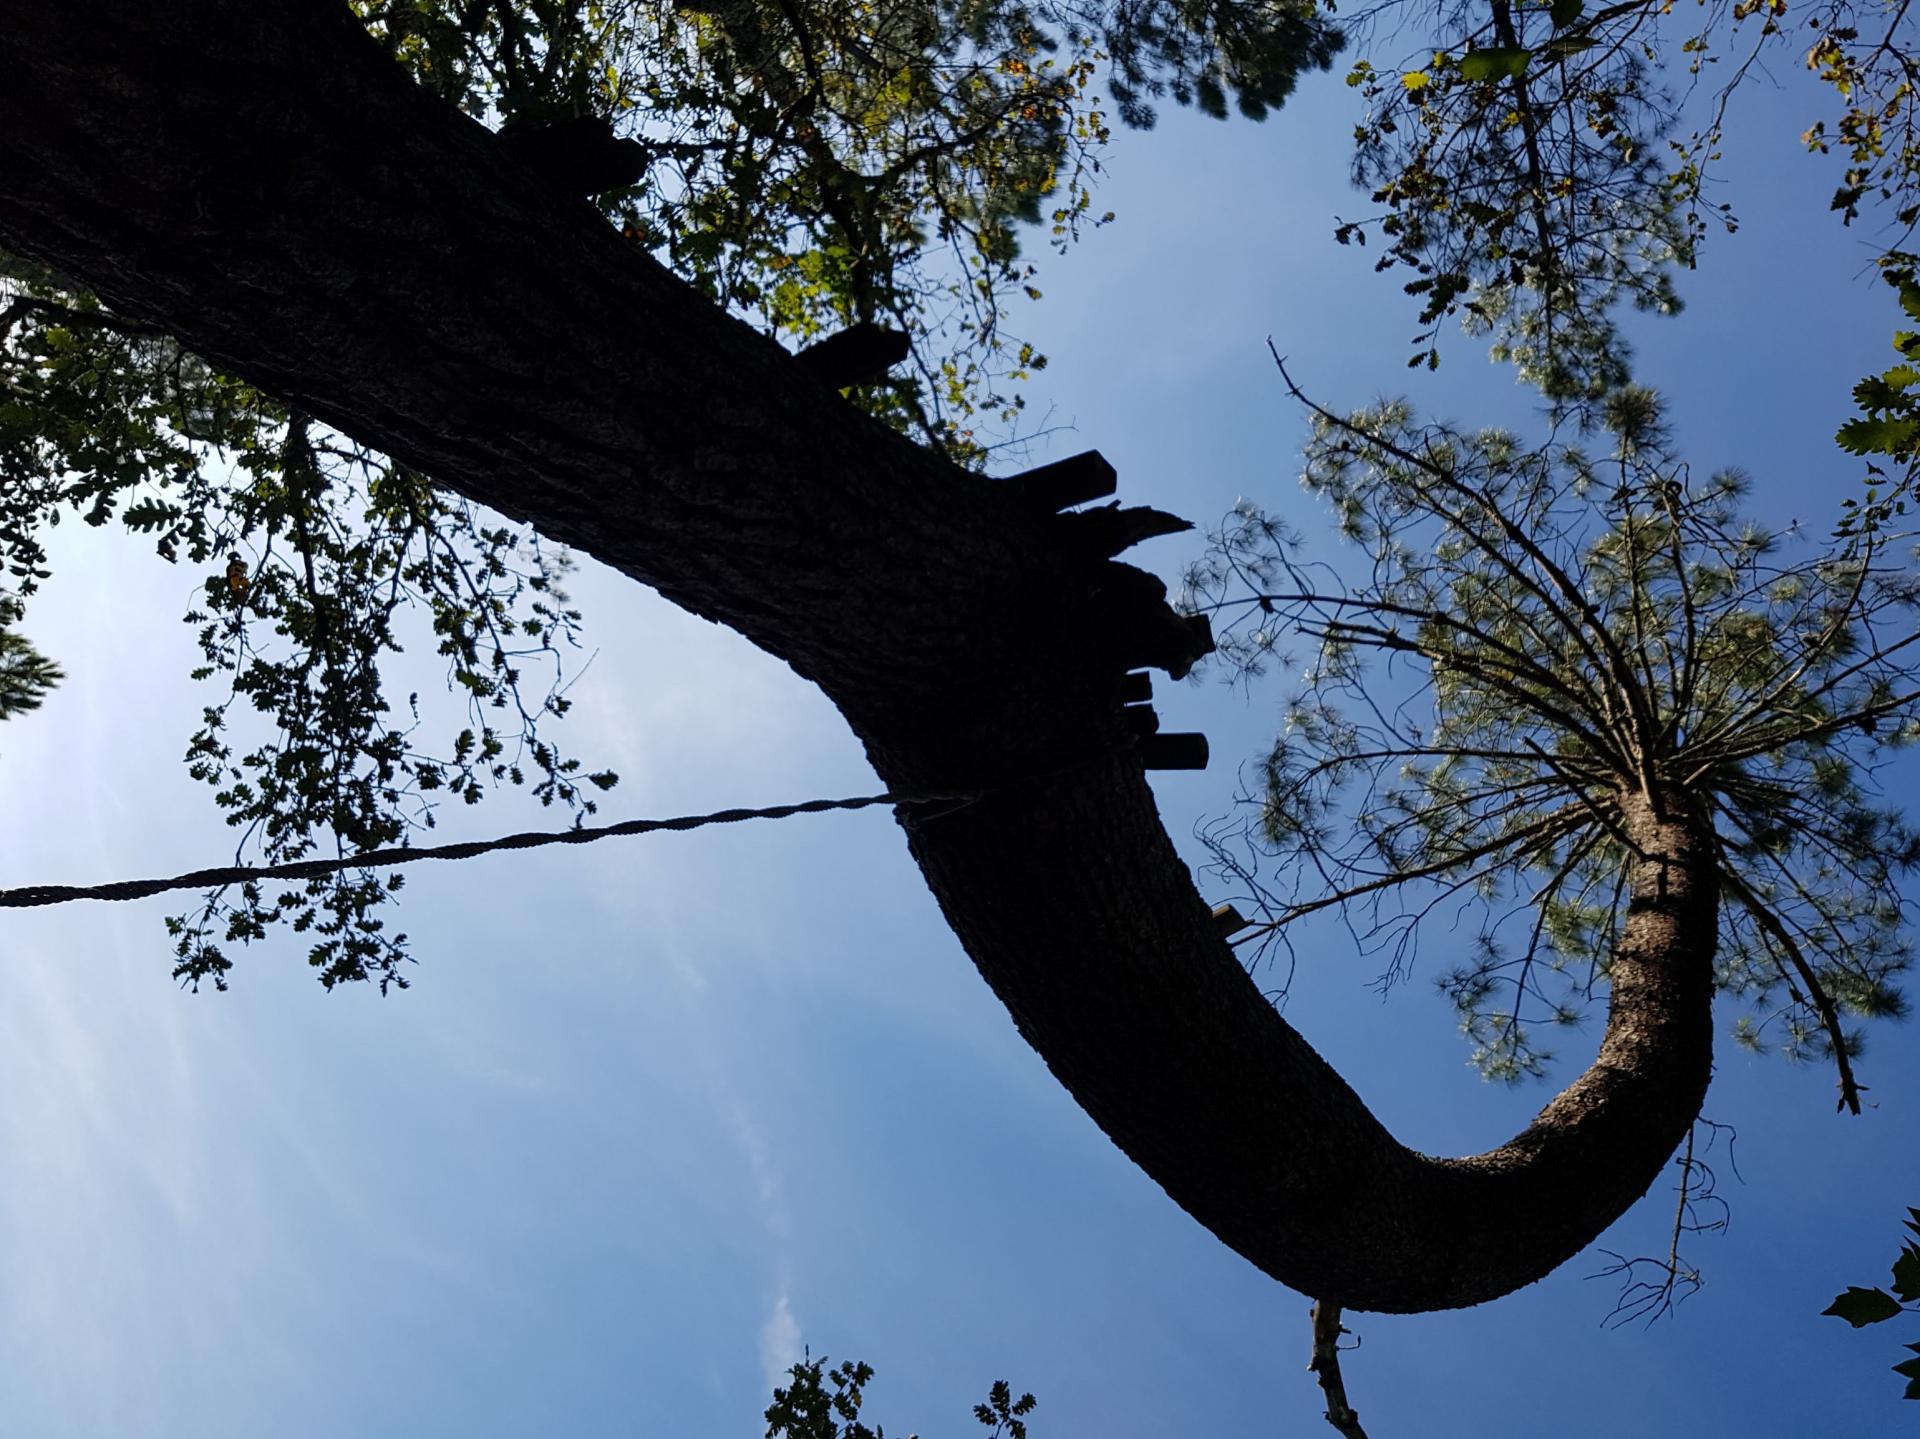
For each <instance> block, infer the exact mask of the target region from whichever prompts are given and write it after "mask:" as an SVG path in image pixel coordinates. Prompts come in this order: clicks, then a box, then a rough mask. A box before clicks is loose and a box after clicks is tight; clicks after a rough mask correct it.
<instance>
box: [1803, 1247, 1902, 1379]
mask: <svg viewBox="0 0 1920 1439" xmlns="http://www.w3.org/2000/svg"><path fill="white" fill-rule="evenodd" d="M1906 1227H1907V1230H1908V1232H1909V1233H1911V1234H1912V1235H1913V1236H1914V1238H1913V1239H1909V1240H1906V1241H1905V1242H1904V1243H1902V1244H1901V1246H1900V1255H1899V1257H1898V1258H1897V1259H1895V1260H1894V1261H1893V1278H1892V1281H1891V1282H1892V1285H1893V1293H1892V1294H1889V1293H1887V1291H1886V1290H1884V1289H1863V1288H1861V1287H1860V1286H1859V1285H1857V1284H1849V1285H1848V1286H1847V1288H1846V1291H1845V1292H1844V1293H1842V1294H1839V1295H1836V1296H1835V1298H1834V1301H1833V1303H1831V1304H1829V1305H1828V1306H1827V1307H1826V1308H1825V1309H1822V1310H1821V1311H1820V1312H1821V1313H1822V1314H1831V1315H1833V1316H1834V1317H1835V1318H1837V1319H1844V1320H1846V1321H1847V1323H1849V1324H1851V1325H1852V1326H1853V1327H1854V1328H1855V1329H1864V1328H1865V1327H1866V1326H1867V1325H1869V1324H1884V1323H1885V1322H1886V1321H1887V1320H1889V1319H1892V1318H1895V1317H1897V1316H1898V1315H1901V1314H1913V1313H1920V1242H1916V1241H1920V1209H1909V1210H1908V1211H1907V1219H1906ZM1896 1296H1897V1297H1896ZM1906 1347H1907V1349H1908V1351H1909V1352H1910V1353H1912V1354H1913V1355H1914V1356H1915V1357H1914V1358H1911V1359H1905V1360H1902V1361H1901V1362H1900V1363H1898V1364H1896V1365H1894V1366H1893V1372H1894V1373H1895V1374H1898V1375H1899V1376H1900V1377H1901V1378H1902V1379H1904V1380H1906V1381H1907V1389H1906V1393H1905V1394H1904V1395H1903V1396H1902V1397H1903V1398H1907V1399H1920V1344H1909V1345H1907V1346H1906Z"/></svg>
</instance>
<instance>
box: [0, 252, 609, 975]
mask: <svg viewBox="0 0 1920 1439" xmlns="http://www.w3.org/2000/svg"><path fill="white" fill-rule="evenodd" d="M0 397H3V398H0V455H3V456H4V462H5V465H6V473H7V475H8V481H9V482H8V484H7V486H6V488H5V491H4V494H5V496H6V499H5V505H4V508H0V563H4V564H5V566H6V569H7V573H8V575H9V576H10V577H11V579H12V582H13V585H14V590H15V593H14V594H13V595H12V596H4V597H0V604H4V606H5V618H6V622H7V623H8V624H10V623H11V622H12V620H13V619H15V618H17V616H18V613H19V600H20V598H21V597H24V596H27V595H31V594H32V593H33V591H34V590H35V589H36V588H37V587H38V585H39V582H40V581H41V580H42V579H43V578H45V576H46V570H45V560H46V552H45V546H44V536H45V531H46V529H47V527H50V526H55V525H58V524H59V523H61V521H62V518H63V516H72V515H77V516H78V517H79V518H81V519H82V520H84V521H85V522H86V523H87V524H89V525H92V526H96V527H102V526H107V525H109V524H116V523H117V524H118V525H120V526H122V527H124V528H125V529H126V530H127V531H128V532H130V533H131V534H134V535H138V536H141V537H143V538H144V539H145V540H146V541H147V542H148V543H150V544H151V545H152V547H153V549H154V552H155V553H156V555H157V556H158V557H159V558H160V559H162V560H164V561H166V562H167V563H170V564H177V565H185V566H187V567H188V568H190V569H194V570H198V571H199V572H200V574H201V576H202V578H201V580H200V583H199V585H198V591H199V594H198V597H197V599H196V601H195V603H194V606H193V608H192V609H191V610H189V612H188V613H187V616H186V618H187V621H188V622H189V623H190V624H191V625H192V626H193V627H194V630H195V633H196V636H197V640H198V645H199V648H200V651H201V657H202V662H201V664H200V666H199V667H198V668H197V669H196V670H195V671H194V677H195V678H196V679H198V680H201V681H203V682H207V683H212V684H216V685H220V686H223V687H224V694H222V695H221V696H220V697H219V698H218V699H216V700H215V701H214V702H212V703H210V704H208V705H207V706H206V707H205V708H204V709H203V712H202V720H201V724H200V726H199V728H198V729H197V731H196V732H195V733H194V735H193V736H192V738H191V740H190V742H189V744H188V749H187V761H188V767H189V772H190V773H191V774H192V775H193V777H194V778H196V779H199V780H201V781H203V782H205V783H206V784H207V785H209V786H210V787H211V788H212V789H213V791H214V799H215V802H216V804H217V805H218V806H219V807H220V808H222V809H223V810H225V811H226V816H227V821H228V823H229V824H230V825H232V826H234V827H235V828H236V829H237V830H238V831H239V840H238V845H237V854H236V859H239V858H240V857H241V856H242V855H244V854H245V853H246V852H248V851H252V852H256V853H258V854H259V855H260V856H261V857H263V858H264V859H265V860H266V861H267V862H269V863H274V862H280V861H285V860H295V859H301V858H306V857H309V856H311V855H314V854H316V853H321V852H326V853H330V854H332V855H337V856H350V855H353V854H356V853H360V852H363V851H366V850H369V849H376V848H379V847H381V846H383V845H387V844H392V843H395V842H398V841H400V840H402V839H404V838H405V837H406V836H407V835H409V834H410V833H412V832H414V831H415V830H416V829H419V828H431V827H432V826H433V825H434V823H435V813H434V812H435V808H436V806H437V805H438V804H439V803H440V802H442V801H443V800H444V799H446V798H450V797H451V798H458V799H459V800H460V801H461V802H463V803H465V804H472V803H474V802H476V801H477V800H479V799H480V797H481V796H482V794H483V793H484V792H485V791H486V790H487V789H489V788H492V787H494V786H498V785H520V784H527V785H529V786H530V787H531V789H532V791H533V793H534V794H535V796H536V797H537V798H539V799H540V801H541V802H542V803H543V804H553V803H558V804H561V805H563V806H564V807H566V808H567V809H569V810H570V811H572V812H573V813H574V814H575V816H576V820H578V818H579V817H583V816H584V815H586V814H590V813H592V812H593V809H594V805H593V801H592V799H591V798H590V797H589V795H590V793H591V792H592V791H594V790H596V789H604V788H606V787H607V786H609V785H611V784H613V783H614V782H615V777H614V776H613V775H612V774H610V773H605V772H602V773H596V774H592V775H588V774H586V773H584V772H583V770H582V766H581V764H580V762H579V761H578V760H576V759H573V758H570V757H568V756H566V755H565V754H564V753H563V752H562V751H560V750H559V749H558V748H557V747H556V746H554V745H553V744H552V742H551V741H550V740H549V739H547V738H546V737H545V736H544V735H543V733H542V732H541V724H542V722H543V721H544V720H547V719H549V718H555V717H558V716H559V715H561V714H563V713H564V712H565V710H566V707H567V701H566V698H565V695H564V693H563V677H562V672H561V670H560V668H559V660H560V657H561V652H562V650H563V648H567V647H571V646H572V645H573V644H574V643H575V633H576V630H577V626H578V622H579V615H578V613H577V612H576V611H574V610H573V609H571V608H570V607H569V605H568V602H567V599H566V595H565V593H564V591H563V590H562V589H561V588H560V584H559V581H560V579H561V577H562V576H563V575H564V573H565V570H566V568H567V563H568V562H567V560H566V557H565V556H564V555H562V554H558V553H555V552H554V551H553V550H552V549H551V548H550V547H545V546H542V545H541V544H540V543H539V541H538V539H537V538H536V537H534V536H532V535H530V534H528V533H526V532H524V531H520V530H516V529H514V528H512V527H510V526H506V525H502V524H498V523H489V522H488V521H486V520H485V519H484V518H483V517H482V516H481V515H480V514H479V513H478V512H476V511H475V510H473V508H472V507H470V506H467V505H465V504H463V503H458V502H455V501H451V500H448V499H447V498H445V497H444V496H442V495H440V494H439V493H438V492H436V491H434V490H433V489H432V488H431V487H430V486H429V485H428V484H427V483H426V481H425V480H424V479H423V478H422V477H421V476H419V475H417V474H414V473H412V472H410V471H408V470H406V469H405V468H404V467H402V466H398V465H395V464H393V463H391V462H389V461H386V460H384V459H382V458H380V457H378V456H375V455H372V454H370V453H368V452H367V451H365V450H364V449H362V448H361V447H358V446H356V445H353V444H352V443H350V442H348V441H346V440H345V439H344V438H342V437H341V436H339V435H336V434H333V433H331V432H329V431H326V430H325V429H323V428H322V427H319V426H317V425H316V424H314V423H313V422H312V421H311V420H309V419H308V418H307V417H305V416H302V415H300V414H297V413H293V412H289V411H288V410H286V409H285V408H284V407H282V406H280V405H278V404H277V403H275V402H274V401H272V400H270V399H268V398H267V397H266V396H263V395H261V394H259V393H258V392H256V391H254V390H252V389H251V388H249V387H247V386H245V385H243V384H241V383H239V382H238V381H235V380H233V379H231V378H230V377H226V376H223V375H220V374H218V373H217V372H215V371H212V370H211V369H209V368H208V367H207V366H206V365H204V364H202V363H201V362H200V361H199V360H197V359H196V358H195V357H193V356H191V355H189V354H188V353H186V352H185V351H183V350H182V349H181V348H180V347H179V346H178V345H177V344H176V343H175V342H174V341H172V340H171V339H170V338H168V337H166V336H164V335H158V334H155V333H152V332H150V331H147V330H144V329H142V328H140V327H137V326H131V325H128V324H126V323H125V322H123V321H121V320H120V319H118V318H117V317H116V316H114V315H112V314H110V313H108V312H106V311H104V310H103V309H102V308H101V307H100V306H99V305H98V303H97V302H95V301H94V300H93V299H92V298H91V297H90V296H86V295H83V294H79V293H76V292H74V291H73V290H72V289H71V287H68V286H64V285H62V284H61V283H60V282H59V280H58V277H55V276H52V275H50V274H47V273H46V272H44V271H41V270H38V269H36V268H34V267H31V266H26V265H20V264H14V265H13V266H12V267H11V268H10V270H9V272H8V275H7V277H6V279H5V281H4V289H0ZM409 622H412V623H417V624H420V625H421V626H422V628H423V629H424V631H425V633H426V634H428V635H430V636H431V638H432V641H433V643H434V644H435V647H436V648H437V650H438V652H439V654H440V655H441V656H442V657H443V659H444V662H445V664H446V667H447V675H448V680H449V685H450V687H451V688H452V690H453V691H454V692H455V694H456V695H457V696H458V697H459V699H460V701H461V704H462V708H463V709H464V711H465V714H464V717H463V723H462V724H461V725H460V727H459V732H458V734H457V735H456V736H455V737H454V738H453V739H452V741H451V743H450V744H449V745H448V746H447V747H446V748H444V749H439V748H437V747H429V746H428V745H427V744H426V743H425V742H424V740H423V736H422V735H421V732H420V728H421V721H420V714H419V707H418V696H414V697H413V698H412V699H411V700H410V701H409V702H408V704H407V706H406V707H405V709H404V711H402V712H401V713H398V714H396V712H395V707H394V706H393V705H392V704H391V703H390V702H389V700H388V699H387V697H386V695H385V693H384V691H383V688H382V684H381V666H382V662H383V659H384V658H385V657H386V656H388V655H390V654H394V653H398V652H399V651H400V650H401V649H402V644H403V641H402V633H403V630H404V629H405V628H406V625H407V623H409ZM0 634H5V635H6V637H7V638H8V639H13V640H17V636H14V635H12V634H11V631H10V630H7V629H6V628H5V627H4V626H0ZM10 654H11V655H12V656H13V659H12V663H11V664H10V666H9V668H10V672H11V673H13V674H14V675H15V676H16V677H17V678H18V679H19V680H20V682H22V683H23V684H25V685H27V687H28V688H29V689H30V690H36V691H37V690H40V689H44V687H45V684H46V683H49V682H51V679H52V678H53V677H55V676H57V670H54V669H52V668H51V666H50V664H49V663H48V662H47V661H45V660H38V661H37V663H36V662H35V659H34V658H33V657H32V656H31V653H30V651H21V650H19V649H18V648H17V647H14V646H10ZM529 662H537V663H538V664H540V665H541V666H542V667H543V668H544V671H545V673H544V674H541V673H539V672H538V671H535V672H529V671H528V670H527V669H526V666H527V665H528V664H529ZM542 679H544V680H545V688H544V691H543V690H542V689H541V688H540V687H539V681H540V680H542ZM239 701H244V704H243V705H242V708H243V709H247V710H252V711H255V712H257V714H258V715H259V716H260V727H259V728H258V729H257V730H256V731H255V733H256V735H257V736H258V737H257V738H255V739H253V740H249V741H247V742H245V743H240V742H237V741H234V740H232V739H230V737H229V718H230V714H231V712H232V710H233V708H234V706H235V704H236V702H239ZM398 878H399V877H398V876H394V877H393V878H392V879H388V880H385V881H382V880H381V879H379V878H377V877H375V876H374V875H373V874H371V873H369V872H365V871H345V872H342V873H341V874H338V875H335V876H332V877H330V878H326V879H318V880H313V881H310V882H308V883H306V884H305V885H304V886H300V887H297V888H293V889H289V890H286V891H284V892H281V893H278V894H273V895H269V894H267V893H265V892H264V891H263V890H262V889H261V887H260V886H258V885H248V886H242V887H241V888H240V889H239V891H238V892H237V894H236V893H229V892H227V891H224V890H223V891H216V892H214V893H211V894H209V895H207V896H206V897H205V898H204V901H203V902H202V904H201V905H200V907H199V908H198V910H197V911H195V912H193V913H190V914H186V915H179V916H175V917H174V918H172V919H170V920H169V921H168V931H169V933H170V935H171V937H172V940H173V947H174V952H175V959H176V964H175V968H174V974H175V977H176V978H177V979H179V980H181V981H182V982H183V983H187V984H190V985H194V986H196V987H197V986H198V985H199V984H200V983H201V982H203V981H211V982H212V983H214V984H215V985H216V986H218V987H224V986H225V984H226V977H227V974H228V972H229V971H230V969H231V968H232V961H231V960H230V959H229V958H228V956H227V954H226V953H225V950H224V948H223V946H224V945H227V944H232V943H246V942H249V941H251V940H254V939H258V938H260V937H262V936H263V935H264V934H265V932H266V930H267V928H268V927H269V926H271V925H274V924H278V923H285V924H287V925H288V926H289V927H290V928H291V929H293V930H294V931H296V932H300V933H310V934H311V936H312V944H311V947H310V950H309V953H308V961H309V963H310V964H311V965H312V966H313V967H314V969H315V970H316V971H317V973H318V976H319V978H320V979H321V981H322V983H324V984H325V985H327V986H328V987H329V988H331V987H332V986H333V985H335V984H339V983H342V982H348V981H359V980H367V979H377V980H378V981H379V983H380V984H381V986H382V988H385V987H387V986H388V985H393V984H398V985H402V986H404V984H405V982H406V981H405V978H404V975H403V973H402V966H403V964H404V962H405V959H406V951H405V936H404V935H396V934H391V933H389V932H388V930H387V928H386V926H385V923H384V921H383V920H382V919H381V918H380V916H379V913H378V911H379V907H380V905H381V904H382V903H384V901H385V900H386V899H387V898H388V897H390V896H391V895H392V894H393V892H394V891H396V890H397V889H398V888H399V887H400V886H399V883H398Z"/></svg>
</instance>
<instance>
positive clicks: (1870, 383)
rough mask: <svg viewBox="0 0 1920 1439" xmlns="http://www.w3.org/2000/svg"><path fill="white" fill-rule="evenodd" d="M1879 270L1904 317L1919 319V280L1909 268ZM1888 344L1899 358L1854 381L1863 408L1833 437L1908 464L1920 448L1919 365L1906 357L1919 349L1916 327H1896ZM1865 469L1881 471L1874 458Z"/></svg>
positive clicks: (1852, 448)
mask: <svg viewBox="0 0 1920 1439" xmlns="http://www.w3.org/2000/svg"><path fill="white" fill-rule="evenodd" d="M1882 275H1883V277H1884V278H1885V279H1886V281H1887V282H1888V283H1889V284H1890V285H1892V286H1893V287H1894V288H1895V289H1896V290H1897V291H1898V292H1899V295H1900V308H1901V309H1902V310H1903V311H1904V312H1905V313H1906V316H1907V318H1908V319H1909V320H1914V321H1920V283H1916V282H1915V281H1914V278H1913V275H1912V273H1911V272H1910V271H1908V270H1904V269H1890V270H1884V271H1882ZM1893 347H1894V349H1895V350H1896V351H1898V352H1899V354H1900V356H1901V360H1900V363H1898V364H1896V365H1894V366H1893V367H1892V368H1891V369H1888V370H1886V371H1883V372H1882V373H1881V374H1878V375H1869V376H1867V378H1866V379H1864V380H1862V381H1861V382H1860V383H1859V384H1857V385H1855V386H1854V387H1853V400H1854V403H1855V404H1856V405H1858V406H1859V407H1860V409H1861V411H1862V413H1861V414H1860V416H1859V417H1858V418H1855V419H1852V420H1848V421H1847V422H1846V423H1845V424H1844V425H1842V426H1841V427H1840V429H1839V432H1838V433H1837V434H1835V435H1834V437H1833V438H1834V442H1835V443H1836V444H1838V445H1839V446H1840V448H1841V449H1843V450H1845V451H1846V452H1847V453H1848V454H1853V455H1865V456H1875V455H1884V456H1887V457H1888V458H1890V459H1891V460H1893V461H1894V462H1895V463H1896V464H1902V465H1910V464H1911V463H1912V462H1913V460H1914V458H1915V454H1916V451H1920V444H1916V441H1917V440H1920V394H1916V393H1914V387H1915V386H1916V385H1920V369H1916V368H1915V366H1914V365H1913V364H1912V363H1910V359H1909V357H1911V356H1912V355H1914V354H1915V353H1916V352H1917V351H1920V333H1917V332H1914V331H1908V330H1898V331H1895V333H1894V339H1893ZM1868 471H1869V472H1870V473H1871V474H1873V475H1876V476H1883V475H1884V474H1885V473H1886V471H1885V470H1884V469H1883V468H1882V467H1881V466H1880V465H1879V464H1878V463H1875V464H1870V465H1869V466H1868Z"/></svg>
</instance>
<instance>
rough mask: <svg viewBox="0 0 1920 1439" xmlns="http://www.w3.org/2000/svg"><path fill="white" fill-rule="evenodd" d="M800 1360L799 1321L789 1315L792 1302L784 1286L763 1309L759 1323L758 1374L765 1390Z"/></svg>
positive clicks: (780, 1381)
mask: <svg viewBox="0 0 1920 1439" xmlns="http://www.w3.org/2000/svg"><path fill="white" fill-rule="evenodd" d="M799 1362H800V1321H799V1320H798V1319H796V1318H794V1317H793V1301H792V1299H791V1297H790V1296H789V1295H788V1294H787V1292H786V1290H785V1289H782V1290H781V1291H780V1295H779V1297H778V1298H776V1299H775V1300H774V1301H773V1307H772V1308H771V1309H769V1310H768V1311H767V1317H766V1321H765V1322H764V1323H763V1324H761V1326H760V1374H761V1377H762V1378H763V1379H764V1380H765V1381H766V1387H767V1389H768V1391H769V1392H771V1391H772V1389H773V1388H774V1387H775V1386H776V1385H778V1384H780V1383H782V1381H784V1380H785V1379H786V1378H787V1375H788V1372H789V1371H790V1370H791V1369H792V1368H793V1366H794V1365H796V1364H798V1363H799Z"/></svg>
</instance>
